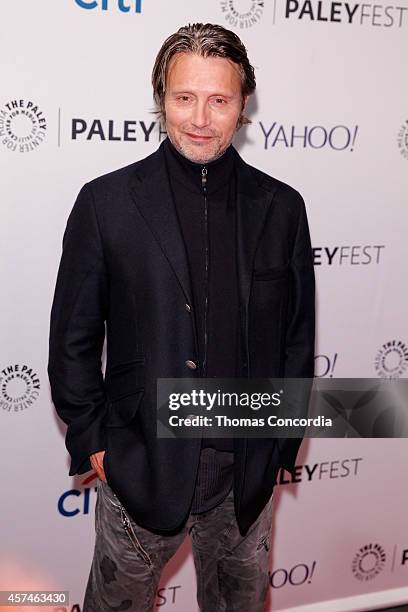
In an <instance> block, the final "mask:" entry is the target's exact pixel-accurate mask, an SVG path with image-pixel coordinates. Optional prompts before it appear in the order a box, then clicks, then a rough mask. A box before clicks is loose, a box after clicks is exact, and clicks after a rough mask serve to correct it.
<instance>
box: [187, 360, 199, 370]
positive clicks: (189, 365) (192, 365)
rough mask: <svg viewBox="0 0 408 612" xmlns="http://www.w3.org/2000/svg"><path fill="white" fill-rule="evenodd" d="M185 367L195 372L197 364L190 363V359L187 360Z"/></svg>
mask: <svg viewBox="0 0 408 612" xmlns="http://www.w3.org/2000/svg"><path fill="white" fill-rule="evenodd" d="M186 366H187V367H188V368H190V370H196V369H197V364H196V363H194V361H191V359H187V361H186Z"/></svg>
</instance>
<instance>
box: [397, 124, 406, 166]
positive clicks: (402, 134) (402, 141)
mask: <svg viewBox="0 0 408 612" xmlns="http://www.w3.org/2000/svg"><path fill="white" fill-rule="evenodd" d="M397 143H398V148H399V150H400V153H401V155H403V156H404V157H405V159H408V119H407V120H406V121H405V123H403V124H402V126H401V129H400V131H399V132H398V139H397Z"/></svg>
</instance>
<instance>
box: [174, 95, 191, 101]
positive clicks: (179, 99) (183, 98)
mask: <svg viewBox="0 0 408 612" xmlns="http://www.w3.org/2000/svg"><path fill="white" fill-rule="evenodd" d="M177 100H178V101H179V102H188V101H189V100H190V96H178V98H177Z"/></svg>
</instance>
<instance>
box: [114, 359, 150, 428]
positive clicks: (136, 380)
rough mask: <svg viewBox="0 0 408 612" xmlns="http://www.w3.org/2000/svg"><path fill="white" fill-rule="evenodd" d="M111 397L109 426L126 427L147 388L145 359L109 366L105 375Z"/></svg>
mask: <svg viewBox="0 0 408 612" xmlns="http://www.w3.org/2000/svg"><path fill="white" fill-rule="evenodd" d="M105 388H106V394H107V396H108V398H109V410H108V419H107V422H106V425H107V426H108V427H125V426H126V425H129V424H130V423H131V421H132V420H133V419H134V417H135V416H136V413H137V411H138V408H139V406H140V402H141V401H142V397H143V395H144V388H145V360H144V358H142V357H140V358H138V359H135V360H134V361H130V362H127V363H122V364H117V365H115V366H112V367H111V368H109V371H108V372H107V374H106V377H105Z"/></svg>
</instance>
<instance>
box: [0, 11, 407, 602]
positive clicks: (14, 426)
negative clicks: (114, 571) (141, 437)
mask: <svg viewBox="0 0 408 612" xmlns="http://www.w3.org/2000/svg"><path fill="white" fill-rule="evenodd" d="M405 4H406V2H405V0H401V2H400V4H399V5H394V4H392V5H391V4H388V3H387V2H382V1H381V0H376V2H375V3H374V2H365V3H364V4H360V3H356V2H354V1H350V2H330V1H327V0H324V1H323V2H321V1H320V2H318V1H316V0H308V1H304V0H298V1H297V0H276V1H274V0H266V1H265V2H261V1H258V0H228V1H227V0H208V1H207V2H205V3H203V2H189V3H188V4H187V3H185V2H182V0H173V1H172V2H168V1H167V2H166V1H165V0H156V2H153V1H152V0H141V1H140V0H95V1H93V0H59V1H58V2H56V1H55V0H42V2H39V1H35V0H34V1H31V2H21V1H20V2H18V1H17V0H3V1H2V3H1V7H0V17H1V28H0V31H1V35H0V54H1V55H0V57H1V61H2V69H1V73H0V83H1V87H0V160H1V172H0V194H1V211H2V218H1V236H0V252H1V289H2V300H1V303H2V313H1V318H0V333H1V345H0V346H1V349H0V350H1V352H0V408H1V411H0V420H1V430H0V431H1V434H0V436H1V438H0V465H1V475H2V480H1V482H2V498H1V548H0V589H11V588H19V589H28V588H30V587H31V588H37V589H40V588H41V589H43V588H55V589H64V590H69V591H70V605H69V606H68V607H67V608H61V609H60V610H64V611H65V610H67V611H70V612H81V609H82V598H83V592H84V588H85V585H86V581H87V578H88V572H89V568H90V563H91V557H92V549H93V541H94V526H93V509H94V503H95V497H96V495H95V478H94V477H93V474H92V473H90V474H86V475H83V476H82V477H79V478H78V477H76V478H69V477H68V459H67V454H66V451H65V448H64V441H63V438H64V433H65V429H64V426H63V424H62V423H61V422H60V421H59V420H58V418H57V417H56V415H55V413H54V410H53V407H52V404H51V401H50V393H49V387H48V379H47V373H46V364H47V354H48V346H47V343H48V328H49V313H50V307H51V301H52V295H53V291H54V286H55V279H56V273H57V267H58V263H59V258H60V254H61V242H62V234H63V231H64V228H65V224H66V220H67V216H68V214H69V211H70V210H71V208H72V205H73V202H74V200H75V197H76V195H77V193H78V191H79V189H80V187H81V186H82V185H83V184H84V183H85V182H86V181H89V180H90V179H92V178H94V177H96V176H98V175H100V174H103V173H105V172H108V171H110V170H113V169H115V168H119V167H121V166H123V165H126V164H128V163H131V162H133V161H135V160H137V159H140V158H142V157H144V156H146V155H148V154H149V153H151V152H152V151H154V150H155V149H156V148H157V146H158V144H159V143H160V141H161V139H163V137H164V134H163V133H161V132H160V127H159V125H158V123H157V120H156V117H155V115H154V114H152V113H151V110H152V108H153V102H152V95H151V87H150V72H151V68H152V65H153V62H154V58H155V55H156V53H157V51H158V49H159V47H160V45H161V43H162V41H163V40H164V39H165V38H166V37H167V36H168V35H169V34H170V33H172V32H174V31H175V30H177V29H178V28H179V27H180V26H181V25H184V24H185V23H188V22H195V21H203V22H206V21H209V22H214V23H220V24H222V25H225V26H227V27H230V28H231V29H233V30H234V31H236V32H237V33H238V34H239V36H241V38H242V40H243V41H244V43H245V45H246V46H247V48H248V52H249V56H250V59H251V61H252V63H253V64H254V65H255V67H256V75H257V82H258V88H257V93H256V95H255V97H254V98H253V100H252V103H251V106H250V114H251V118H252V125H250V126H248V127H246V128H243V129H242V130H241V132H240V133H239V134H238V136H237V139H236V146H237V148H238V149H239V151H240V153H241V155H242V156H243V157H244V158H245V159H246V160H247V161H248V162H250V163H252V164H254V165H255V166H257V167H259V168H261V169H263V170H264V171H266V172H268V173H269V174H272V175H273V176H275V177H277V178H279V179H280V180H283V181H286V182H288V183H289V184H291V185H293V186H294V187H295V188H297V189H298V190H299V191H300V192H301V193H302V195H303V196H304V199H305V201H306V205H307V210H308V216H309V224H310V230H311V236H312V243H313V247H314V249H315V264H316V266H315V270H316V280H317V297H318V321H317V322H318V339H317V354H316V375H318V376H334V377H377V376H395V377H406V376H407V373H408V332H407V326H406V312H407V307H408V301H407V291H406V286H405V285H406V283H405V272H406V260H407V236H406V229H407V218H408V215H407V211H406V203H407V196H408V182H407V176H408V106H407V100H408V84H407V79H406V57H407V50H408V49H407V40H408V38H407V34H408V6H407V7H405V6H404V5H405ZM127 9H128V10H127ZM407 459H408V448H407V444H406V441H405V440H378V439H377V440H362V441H361V440H360V441H356V440H354V441H353V440H334V439H332V440H320V441H317V440H306V441H304V443H303V444H302V448H301V451H300V455H299V457H298V462H297V463H298V472H297V474H298V476H297V478H296V482H290V476H289V475H288V474H286V473H285V472H282V473H281V474H280V480H279V483H278V485H277V486H276V488H275V495H274V509H275V511H274V519H273V521H274V522H273V534H274V539H273V550H272V557H271V568H270V572H271V580H270V582H271V588H270V610H287V609H290V608H294V609H295V610H305V611H306V610H313V612H314V611H317V610H333V611H336V612H337V611H339V610H364V609H366V608H370V607H372V608H374V607H375V606H376V605H377V606H378V605H380V603H393V602H396V603H397V602H401V601H408V589H407V588H406V585H407V581H408V536H407V530H406V520H405V517H406V507H407V504H408V491H407V476H406V463H407ZM404 510H405V512H404ZM157 606H158V607H162V606H163V608H164V609H165V610H167V609H168V610H174V611H177V612H190V611H191V610H196V609H197V606H196V602H195V577H194V568H193V562H192V557H191V553H190V548H189V543H188V541H186V542H185V544H184V545H183V547H182V549H181V550H180V551H179V553H178V554H177V556H176V557H175V558H174V559H173V560H172V561H171V562H170V564H169V565H168V566H167V568H166V571H165V574H164V575H163V579H162V582H161V588H160V591H159V593H158V598H157ZM27 609H28V608H27Z"/></svg>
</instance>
